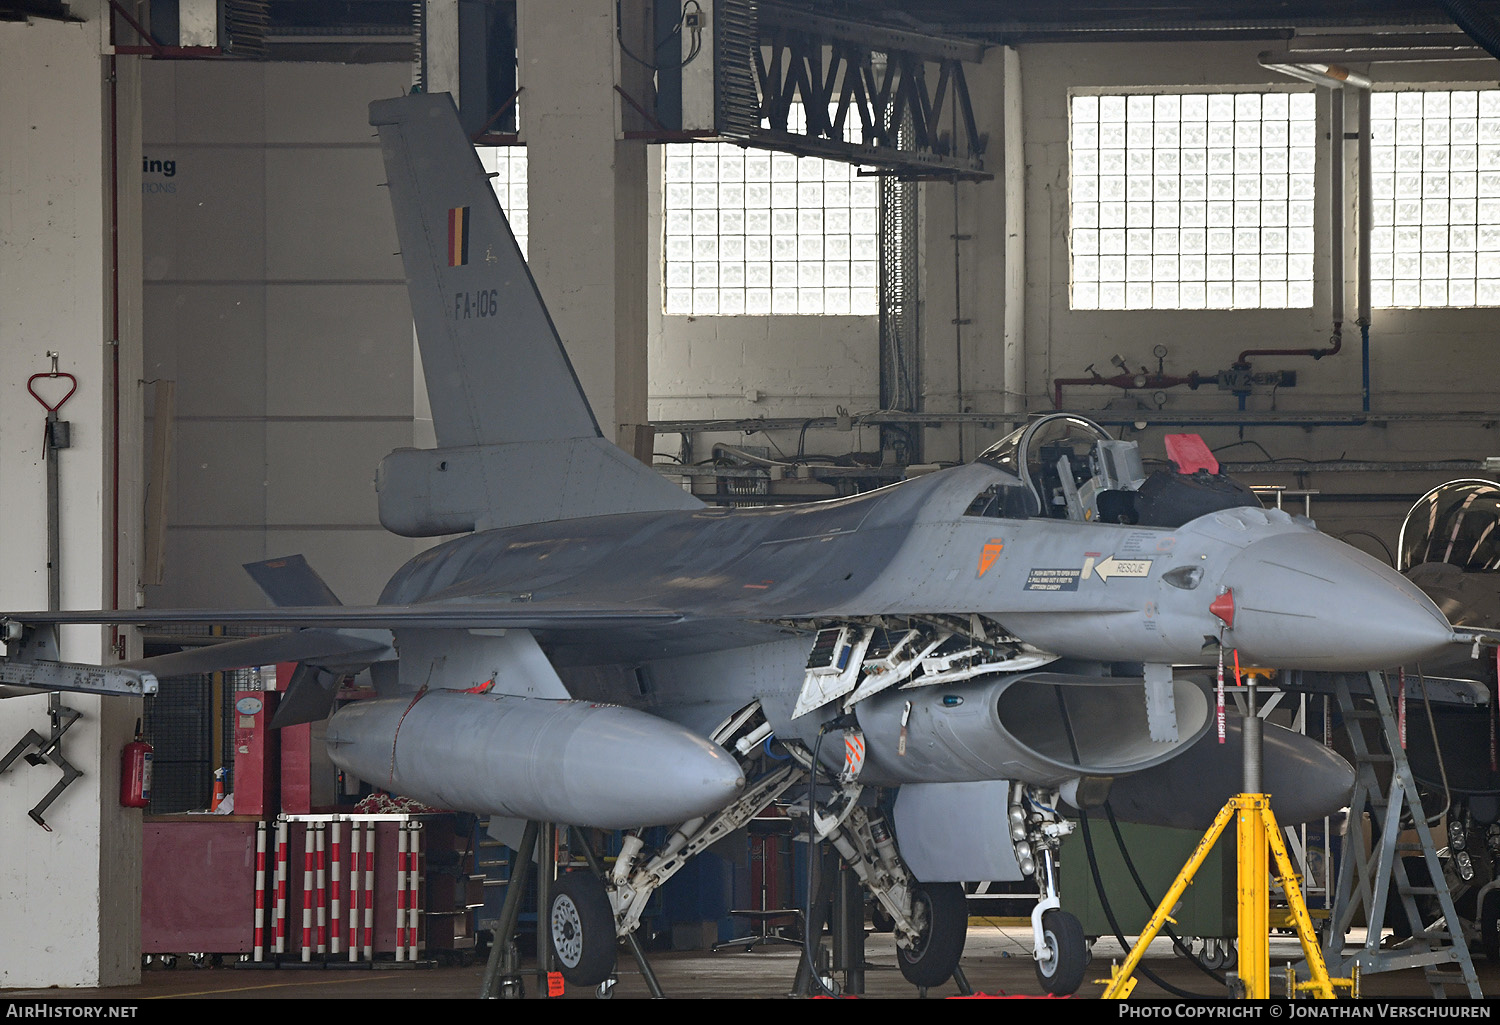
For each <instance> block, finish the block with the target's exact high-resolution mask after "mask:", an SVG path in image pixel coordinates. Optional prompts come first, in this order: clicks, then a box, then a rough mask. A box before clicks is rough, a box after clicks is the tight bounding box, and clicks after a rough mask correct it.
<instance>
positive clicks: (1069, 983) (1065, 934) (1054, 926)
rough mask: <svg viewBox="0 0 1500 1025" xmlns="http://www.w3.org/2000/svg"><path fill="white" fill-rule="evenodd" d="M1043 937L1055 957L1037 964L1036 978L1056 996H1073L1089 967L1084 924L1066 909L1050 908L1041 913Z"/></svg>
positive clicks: (1045, 988)
mask: <svg viewBox="0 0 1500 1025" xmlns="http://www.w3.org/2000/svg"><path fill="white" fill-rule="evenodd" d="M1042 940H1043V942H1045V943H1046V944H1047V948H1048V949H1049V950H1051V951H1052V959H1051V960H1050V961H1047V962H1042V961H1038V962H1037V963H1036V977H1037V981H1038V982H1040V983H1041V984H1042V988H1043V989H1044V990H1046V991H1047V992H1048V993H1051V994H1053V995H1054V996H1064V997H1065V996H1072V995H1073V994H1074V993H1076V992H1078V987H1079V986H1082V985H1083V972H1084V969H1086V968H1088V966H1089V947H1088V943H1086V942H1085V941H1084V938H1083V925H1082V924H1081V923H1079V921H1078V919H1077V918H1076V917H1075V916H1073V915H1071V914H1069V913H1068V912H1066V911H1058V910H1056V909H1054V910H1052V911H1048V912H1046V913H1044V914H1043V915H1042Z"/></svg>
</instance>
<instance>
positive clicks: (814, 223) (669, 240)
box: [662, 143, 880, 316]
mask: <svg viewBox="0 0 1500 1025" xmlns="http://www.w3.org/2000/svg"><path fill="white" fill-rule="evenodd" d="M663 162H664V165H665V167H664V172H665V179H666V181H665V193H664V202H663V212H664V215H665V221H666V225H665V229H666V230H665V257H666V259H665V272H666V273H665V277H666V281H665V288H664V290H663V306H662V308H663V310H664V311H665V312H666V313H667V314H669V315H684V316H734V315H739V314H754V315H760V314H778V313H798V314H855V315H865V316H873V315H875V314H876V313H877V311H878V292H879V286H878V281H879V278H878V271H879V255H878V242H879V231H880V184H879V179H878V178H874V177H860V175H859V172H858V168H857V167H855V166H854V165H851V164H845V163H842V162H839V161H834V160H821V159H818V158H815V157H797V156H793V155H792V154H790V153H772V152H768V151H766V150H757V149H742V148H740V147H738V146H732V145H729V144H725V143H683V144H673V145H668V146H666V147H664V154H663Z"/></svg>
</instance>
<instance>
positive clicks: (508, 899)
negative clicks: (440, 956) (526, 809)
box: [479, 822, 540, 1000]
mask: <svg viewBox="0 0 1500 1025" xmlns="http://www.w3.org/2000/svg"><path fill="white" fill-rule="evenodd" d="M538 832H539V830H538V826H537V823H535V822H527V823H526V829H525V831H524V832H522V834H521V846H520V847H519V848H518V849H517V850H516V858H515V861H514V862H512V863H511V869H510V881H509V882H507V883H506V884H505V903H504V904H502V905H501V906H500V921H499V923H498V924H497V925H496V926H495V932H494V936H493V937H492V939H491V940H490V958H489V961H487V962H486V963H485V966H484V982H483V983H482V984H481V985H480V987H479V997H480V999H481V1000H494V999H496V998H497V997H498V996H499V994H498V993H497V992H496V991H497V990H498V989H499V988H500V986H501V985H502V984H504V985H505V987H506V995H507V996H511V995H515V996H518V997H519V996H520V995H521V994H520V992H519V989H518V987H516V985H515V983H517V982H519V981H520V973H519V971H518V969H519V967H520V966H519V965H517V964H516V963H515V962H514V960H513V958H512V950H513V948H514V943H513V939H514V937H515V934H516V922H517V921H519V920H520V917H521V898H522V895H523V894H524V893H525V892H526V876H527V874H528V873H529V872H530V871H531V859H532V858H533V857H535V856H536V840H537V833H538ZM538 928H539V929H540V919H538ZM538 943H540V937H539V938H538Z"/></svg>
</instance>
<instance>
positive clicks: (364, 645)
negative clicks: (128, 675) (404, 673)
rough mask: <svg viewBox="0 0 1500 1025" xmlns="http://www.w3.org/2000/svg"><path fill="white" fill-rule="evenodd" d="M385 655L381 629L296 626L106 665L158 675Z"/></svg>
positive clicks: (358, 661) (359, 662)
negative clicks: (361, 630) (289, 630)
mask: <svg viewBox="0 0 1500 1025" xmlns="http://www.w3.org/2000/svg"><path fill="white" fill-rule="evenodd" d="M221 622H222V620H221ZM389 657H393V656H392V653H391V639H390V636H389V635H386V634H384V632H383V631H370V632H368V633H363V634H356V633H349V632H345V631H340V630H297V631H295V632H293V633H281V634H267V635H266V636H263V637H244V638H241V639H239V640H233V641H225V642H224V643H222V644H209V645H205V646H203V647H201V648H188V649H187V650H185V651H176V652H173V653H172V654H170V655H153V656H151V657H150V658H142V659H136V660H135V661H133V662H121V663H120V664H119V665H117V666H111V667H110V668H112V669H144V670H146V671H147V672H150V673H153V674H155V676H156V677H157V678H158V679H160V678H164V677H169V676H194V675H197V674H199V673H218V672H224V671H226V670H230V669H244V668H246V667H248V666H263V665H270V664H271V663H273V662H303V661H311V662H315V663H317V664H319V665H331V666H337V667H356V666H358V667H362V666H365V665H369V664H370V663H371V662H378V661H381V660H382V659H385V658H389Z"/></svg>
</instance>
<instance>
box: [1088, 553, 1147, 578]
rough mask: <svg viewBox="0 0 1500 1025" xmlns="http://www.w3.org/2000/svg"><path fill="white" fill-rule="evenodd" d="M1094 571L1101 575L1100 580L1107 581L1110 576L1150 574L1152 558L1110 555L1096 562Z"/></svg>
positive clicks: (1141, 575)
mask: <svg viewBox="0 0 1500 1025" xmlns="http://www.w3.org/2000/svg"><path fill="white" fill-rule="evenodd" d="M1085 572H1087V570H1085ZM1094 572H1095V573H1097V574H1098V575H1099V579H1100V580H1106V581H1107V580H1108V579H1109V578H1110V577H1144V576H1149V575H1150V573H1151V560H1150V559H1116V558H1115V557H1114V556H1113V555H1109V556H1106V557H1105V558H1103V559H1101V560H1100V561H1098V562H1096V563H1094Z"/></svg>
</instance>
